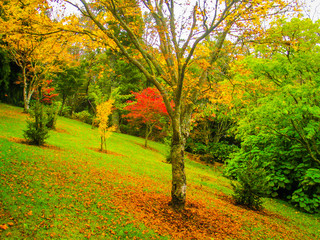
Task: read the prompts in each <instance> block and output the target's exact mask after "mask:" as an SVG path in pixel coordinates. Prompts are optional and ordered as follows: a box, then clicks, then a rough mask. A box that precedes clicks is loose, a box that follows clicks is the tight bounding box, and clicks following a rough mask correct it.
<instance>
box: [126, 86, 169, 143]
mask: <svg viewBox="0 0 320 240" xmlns="http://www.w3.org/2000/svg"><path fill="white" fill-rule="evenodd" d="M132 94H133V95H134V97H135V102H132V101H128V103H129V105H128V106H126V107H125V108H124V110H127V111H129V113H128V114H126V115H124V116H123V117H125V118H127V119H129V120H130V121H134V122H137V123H143V124H145V125H146V133H145V144H144V145H145V147H148V138H149V136H150V134H151V133H152V130H153V129H154V128H157V129H162V125H163V123H162V122H161V119H162V118H163V117H166V116H168V112H167V110H166V106H165V105H164V102H163V100H162V96H161V94H160V93H159V91H158V90H157V89H156V88H146V89H144V90H142V91H140V92H133V93H132Z"/></svg>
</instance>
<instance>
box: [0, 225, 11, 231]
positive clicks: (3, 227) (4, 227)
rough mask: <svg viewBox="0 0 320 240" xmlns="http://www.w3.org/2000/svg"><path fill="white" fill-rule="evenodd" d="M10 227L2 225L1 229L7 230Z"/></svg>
mask: <svg viewBox="0 0 320 240" xmlns="http://www.w3.org/2000/svg"><path fill="white" fill-rule="evenodd" d="M8 228H9V227H8V226H7V224H2V225H0V229H2V230H7V229H8Z"/></svg>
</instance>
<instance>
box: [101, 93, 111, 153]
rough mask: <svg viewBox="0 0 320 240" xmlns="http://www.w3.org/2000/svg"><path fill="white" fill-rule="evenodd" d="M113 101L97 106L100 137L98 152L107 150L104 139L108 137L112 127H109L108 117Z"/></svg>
mask: <svg viewBox="0 0 320 240" xmlns="http://www.w3.org/2000/svg"><path fill="white" fill-rule="evenodd" d="M113 102H114V101H113V100H112V99H109V100H108V101H106V102H103V103H101V104H99V105H98V106H97V120H98V122H99V133H100V136H101V145H100V150H101V151H103V150H107V143H106V139H107V138H108V137H110V135H111V133H112V131H114V127H112V126H110V122H109V117H110V115H111V113H112V110H113V109H112V108H113Z"/></svg>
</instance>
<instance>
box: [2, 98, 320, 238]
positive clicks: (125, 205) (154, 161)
mask: <svg viewBox="0 0 320 240" xmlns="http://www.w3.org/2000/svg"><path fill="white" fill-rule="evenodd" d="M26 117H27V115H26V114H24V113H22V109H21V108H17V107H12V106H9V105H5V104H0V239H50V238H54V239H85V238H88V239H89V238H91V239H126V238H127V239H320V237H319V236H320V230H319V229H320V222H319V219H320V216H319V215H309V214H305V213H302V212H299V211H297V210H296V209H293V208H291V207H290V206H289V205H287V204H286V203H285V202H282V201H278V200H270V199H266V201H265V204H264V207H265V209H264V210H263V211H261V212H257V211H252V210H248V209H245V208H242V207H240V206H235V205H234V204H233V202H232V199H231V197H230V195H231V194H232V189H231V187H230V182H229V180H227V179H226V178H224V177H223V176H222V174H221V170H220V169H219V168H218V167H213V166H206V165H204V164H201V163H198V162H194V161H191V160H189V159H187V160H186V173H187V178H188V179H187V181H188V190H187V207H186V210H185V211H183V212H181V213H175V212H173V211H172V210H171V208H170V207H169V206H168V202H169V200H170V189H171V185H170V184H171V182H170V181H171V166H170V165H169V164H167V163H165V157H166V154H167V152H168V149H167V148H166V146H164V145H163V144H160V143H156V142H150V148H149V149H145V148H144V147H142V144H143V141H144V140H143V139H140V138H136V137H133V136H129V135H124V134H119V133H114V134H113V135H112V136H111V137H110V138H109V139H108V145H107V150H108V152H107V153H102V152H99V151H97V150H98V148H99V144H100V142H99V140H100V139H99V133H98V131H97V129H92V128H91V126H89V125H87V124H84V123H81V122H78V121H74V120H71V119H67V118H59V119H58V122H57V129H56V130H54V131H51V132H50V137H49V139H48V140H47V145H46V146H44V147H37V146H31V145H27V144H26V143H25V142H24V139H23V130H24V129H25V128H26V123H25V119H26Z"/></svg>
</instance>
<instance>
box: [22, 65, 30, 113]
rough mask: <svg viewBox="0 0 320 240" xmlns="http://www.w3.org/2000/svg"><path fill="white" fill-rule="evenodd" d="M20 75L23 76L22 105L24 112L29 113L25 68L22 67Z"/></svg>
mask: <svg viewBox="0 0 320 240" xmlns="http://www.w3.org/2000/svg"><path fill="white" fill-rule="evenodd" d="M22 75H23V104H24V112H26V113H27V112H29V101H28V81H27V73H26V67H25V66H23V67H22Z"/></svg>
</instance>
